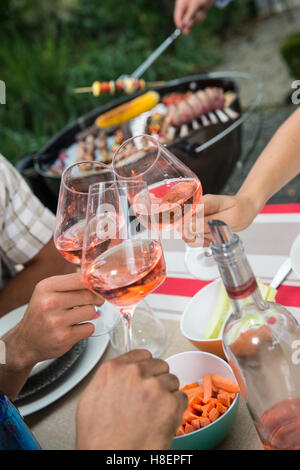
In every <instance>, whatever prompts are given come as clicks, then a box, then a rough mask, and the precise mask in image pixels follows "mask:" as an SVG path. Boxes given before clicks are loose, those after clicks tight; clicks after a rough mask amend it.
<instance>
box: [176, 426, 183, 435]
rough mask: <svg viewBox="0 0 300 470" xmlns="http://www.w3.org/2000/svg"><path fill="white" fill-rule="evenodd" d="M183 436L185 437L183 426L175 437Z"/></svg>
mask: <svg viewBox="0 0 300 470" xmlns="http://www.w3.org/2000/svg"><path fill="white" fill-rule="evenodd" d="M183 435H184V427H183V425H182V424H181V425H180V426H179V428H178V429H177V431H176V434H175V436H183Z"/></svg>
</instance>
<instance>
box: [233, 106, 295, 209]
mask: <svg viewBox="0 0 300 470" xmlns="http://www.w3.org/2000/svg"><path fill="white" fill-rule="evenodd" d="M299 128H300V109H297V111H295V112H294V113H293V114H292V115H291V116H290V117H289V118H288V119H287V120H286V121H285V122H284V123H283V124H282V126H281V127H280V128H279V129H278V131H277V132H276V133H275V135H274V136H273V138H272V139H271V140H270V142H269V143H268V145H267V146H266V147H265V149H264V150H263V152H262V153H261V155H260V156H259V158H258V159H257V161H256V163H255V165H254V166H253V167H252V169H251V171H250V173H249V175H248V176H247V178H246V180H245V181H244V183H243V185H242V187H241V188H240V190H239V192H238V194H239V195H247V197H248V198H249V199H250V200H251V202H252V204H253V205H254V207H255V209H256V212H259V211H260V210H261V208H262V207H263V205H264V204H265V203H266V202H267V201H268V200H269V199H270V197H271V196H273V195H274V194H275V193H276V192H277V191H279V190H280V189H281V188H282V187H283V186H285V185H286V184H287V183H288V182H289V181H291V180H292V179H293V178H294V177H295V176H297V174H298V173H299V172H300V132H299Z"/></svg>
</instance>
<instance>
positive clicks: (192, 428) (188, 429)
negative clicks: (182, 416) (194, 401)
mask: <svg viewBox="0 0 300 470" xmlns="http://www.w3.org/2000/svg"><path fill="white" fill-rule="evenodd" d="M184 431H185V434H189V433H190V432H194V431H197V428H195V426H192V424H190V423H187V424H186V426H185V430H184Z"/></svg>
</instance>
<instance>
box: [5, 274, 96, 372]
mask: <svg viewBox="0 0 300 470" xmlns="http://www.w3.org/2000/svg"><path fill="white" fill-rule="evenodd" d="M102 304H103V301H102V299H101V298H100V297H98V296H96V295H95V294H93V293H92V292H90V291H89V290H87V289H86V288H85V287H84V285H83V284H82V281H81V279H80V274H79V273H73V274H67V275H64V276H54V277H50V278H48V279H44V280H42V281H40V282H39V283H38V284H37V285H36V287H35V289H34V292H33V294H32V297H31V300H30V302H29V304H28V308H27V310H26V312H25V315H24V317H23V318H22V320H21V321H20V323H19V324H17V326H16V327H15V328H14V329H13V330H12V331H11V333H10V335H9V340H10V343H11V342H13V343H14V345H15V348H14V349H15V355H16V356H18V357H19V358H21V357H22V361H23V364H24V367H28V366H29V365H30V366H31V367H33V366H34V365H35V364H36V363H37V362H40V361H43V360H46V359H51V358H56V357H59V356H62V355H63V354H64V353H66V352H67V351H68V350H69V349H71V347H72V346H73V345H74V344H76V343H77V342H78V341H80V340H82V339H83V338H87V337H88V336H91V335H92V334H93V331H94V326H93V324H92V323H84V324H79V323H80V322H88V321H90V320H93V319H94V318H95V316H96V312H95V309H94V305H102Z"/></svg>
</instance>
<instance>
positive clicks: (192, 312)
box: [180, 279, 226, 359]
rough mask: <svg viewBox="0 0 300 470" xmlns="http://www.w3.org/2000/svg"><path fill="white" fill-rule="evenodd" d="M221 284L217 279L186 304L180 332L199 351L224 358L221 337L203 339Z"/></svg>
mask: <svg viewBox="0 0 300 470" xmlns="http://www.w3.org/2000/svg"><path fill="white" fill-rule="evenodd" d="M221 286H222V280H221V279H217V280H215V281H213V282H211V283H210V284H208V285H207V286H205V287H204V288H203V289H201V290H200V291H199V292H198V293H197V294H196V295H194V297H193V298H192V299H191V300H190V302H189V303H188V304H187V306H186V308H185V309H184V312H183V314H182V316H181V320H180V329H181V333H182V334H183V336H185V338H187V339H188V340H189V341H190V342H191V343H192V344H194V346H196V347H197V348H198V349H200V350H201V351H206V352H209V353H211V354H215V355H217V356H219V357H221V358H223V359H225V358H226V356H225V353H224V349H223V345H222V338H217V339H204V337H203V335H204V332H205V329H206V327H207V324H208V322H209V320H210V318H211V316H212V314H213V313H214V309H215V306H216V300H217V298H218V295H219V291H220V289H221Z"/></svg>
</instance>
